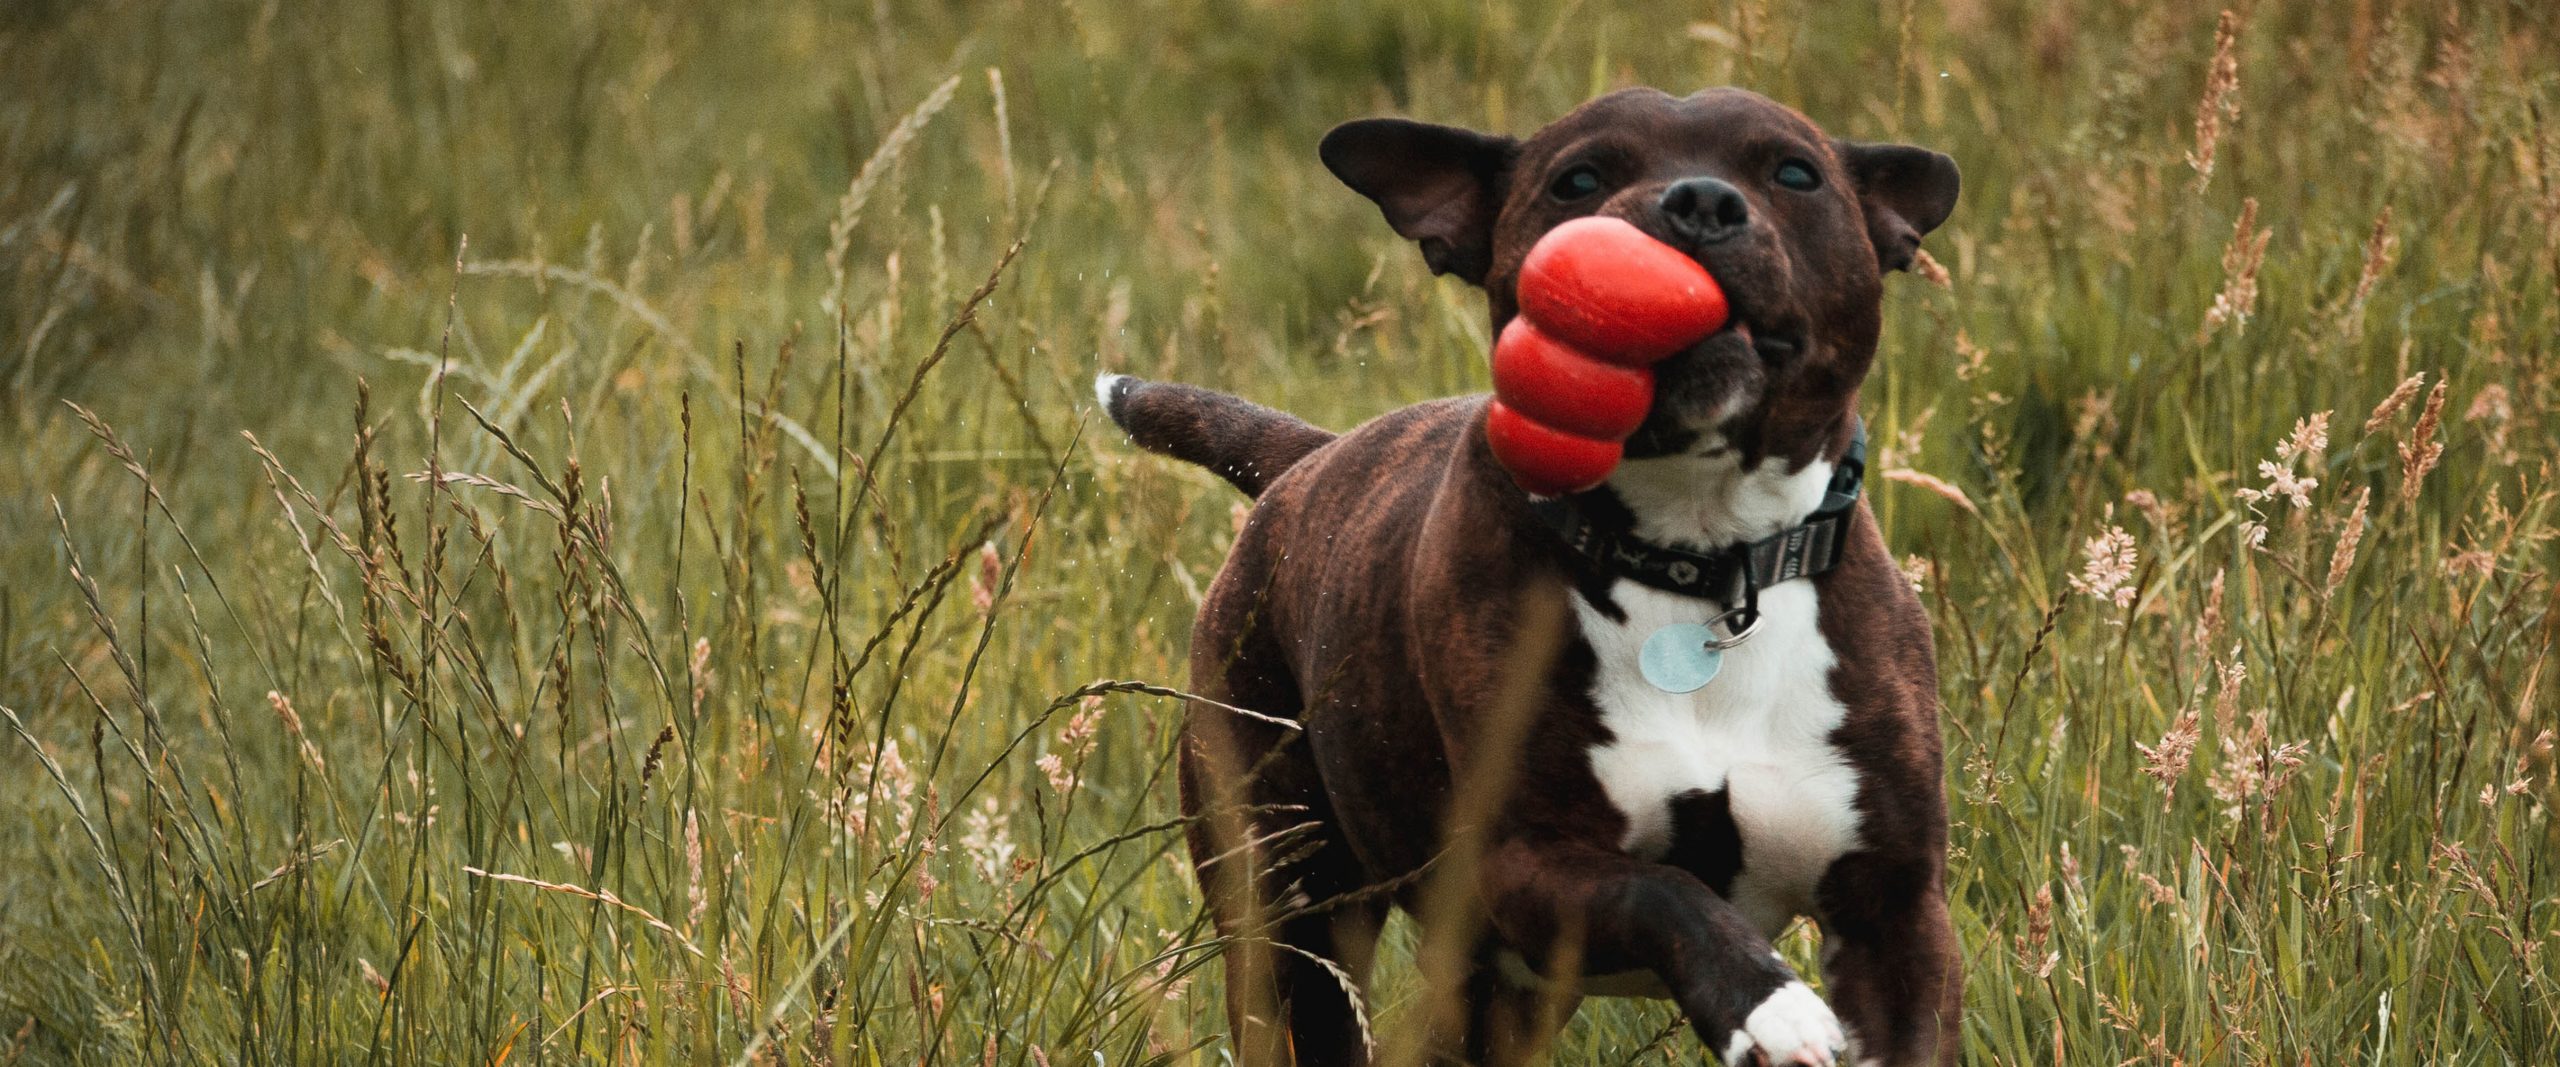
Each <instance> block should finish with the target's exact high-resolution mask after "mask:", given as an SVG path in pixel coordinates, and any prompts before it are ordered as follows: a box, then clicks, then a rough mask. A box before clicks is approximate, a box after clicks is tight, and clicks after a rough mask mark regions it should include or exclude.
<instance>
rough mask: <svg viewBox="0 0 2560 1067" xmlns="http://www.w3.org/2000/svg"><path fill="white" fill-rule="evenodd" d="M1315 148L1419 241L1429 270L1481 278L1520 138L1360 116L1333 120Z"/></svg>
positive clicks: (1403, 231)
mask: <svg viewBox="0 0 2560 1067" xmlns="http://www.w3.org/2000/svg"><path fill="white" fill-rule="evenodd" d="M1316 154H1317V155H1319V156H1321V157H1323V159H1324V165H1325V169H1327V170H1330V171H1332V172H1333V176H1334V177H1337V178H1340V179H1342V184H1344V185H1348V186H1350V187H1351V188H1352V190H1353V191H1354V192H1357V193H1359V194H1360V195H1362V196H1365V197H1368V198H1369V199H1371V200H1374V201H1377V203H1378V210H1379V211H1381V212H1384V213H1385V214H1386V216H1387V225H1389V226H1393V227H1395V230H1396V232H1397V233H1398V234H1401V235H1403V236H1404V237H1405V238H1406V239H1408V240H1411V241H1412V242H1413V243H1415V244H1417V245H1420V246H1422V259H1423V262H1425V263H1429V264H1430V265H1431V273H1433V274H1455V275H1457V276H1458V277H1460V278H1463V279H1466V280H1467V281H1469V282H1472V283H1474V284H1476V285H1483V284H1484V276H1485V272H1486V271H1488V270H1490V269H1492V267H1493V220H1494V218H1495V216H1497V215H1500V214H1501V213H1502V199H1503V194H1504V191H1505V190H1506V188H1507V187H1508V186H1509V185H1510V180H1511V164H1512V161H1513V160H1515V159H1518V158H1519V156H1520V142H1518V141H1515V140H1513V139H1511V138H1509V137H1502V136H1498V135H1495V134H1488V133H1477V132H1476V131H1474V130H1464V129H1459V128H1458V127H1455V126H1434V125H1431V124H1430V123H1426V122H1413V121H1409V120H1406V119H1361V120H1359V121H1357V122H1346V123H1343V124H1342V125H1340V126H1336V127H1334V128H1333V132H1331V133H1328V134H1325V135H1324V143H1323V144H1322V145H1320V146H1318V147H1317V149H1316Z"/></svg>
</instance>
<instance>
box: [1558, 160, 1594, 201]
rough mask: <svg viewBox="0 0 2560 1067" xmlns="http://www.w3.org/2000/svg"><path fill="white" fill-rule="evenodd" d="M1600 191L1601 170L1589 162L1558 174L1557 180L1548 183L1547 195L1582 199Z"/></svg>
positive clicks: (1572, 199)
mask: <svg viewBox="0 0 2560 1067" xmlns="http://www.w3.org/2000/svg"><path fill="white" fill-rule="evenodd" d="M1599 191H1600V171H1599V169H1598V168H1596V167H1593V166H1592V165H1590V164H1588V163H1585V164H1582V165H1581V166H1577V167H1574V168H1572V169H1570V170H1567V171H1565V172H1564V173H1562V174H1558V175H1556V180H1554V181H1552V182H1549V183H1547V195H1548V196H1552V197H1554V198H1556V199H1558V200H1563V201H1574V200H1580V199H1582V198H1583V197H1586V196H1590V195H1591V194H1593V193H1597V192H1599Z"/></svg>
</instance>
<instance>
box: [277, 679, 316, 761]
mask: <svg viewBox="0 0 2560 1067" xmlns="http://www.w3.org/2000/svg"><path fill="white" fill-rule="evenodd" d="M267 706H268V707H271V708H274V709H276V717H277V718H279V719H282V720H284V729H285V732H286V733H289V734H292V735H293V739H294V741H295V742H296V743H297V744H299V745H300V746H301V751H302V760H303V762H305V763H308V764H310V765H311V769H312V770H315V771H326V770H328V769H329V764H328V761H326V760H323V759H321V758H320V749H319V748H318V747H317V746H315V745H313V744H312V743H311V737H310V735H308V734H305V733H303V732H302V716H300V715H297V714H295V713H294V710H293V701H292V700H291V699H290V698H288V697H286V696H285V695H284V694H282V693H279V692H276V691H275V690H273V689H270V690H267Z"/></svg>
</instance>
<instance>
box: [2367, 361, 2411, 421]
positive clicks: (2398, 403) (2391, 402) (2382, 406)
mask: <svg viewBox="0 0 2560 1067" xmlns="http://www.w3.org/2000/svg"><path fill="white" fill-rule="evenodd" d="M2426 384H2427V375H2426V372H2425V371H2420V372H2418V373H2416V374H2412V375H2410V376H2408V377H2407V378H2404V379H2402V380H2401V382H2400V385H2399V386H2398V387H2397V388H2394V389H2393V390H2391V395H2390V396H2386V397H2383V398H2382V403H2379V404H2375V405H2374V406H2373V414H2371V415H2369V416H2366V417H2365V420H2364V432H2366V433H2372V432H2374V431H2375V430H2379V429H2381V428H2382V427H2383V425H2384V424H2385V423H2388V422H2390V421H2391V420H2392V418H2393V417H2395V416H2397V415H2399V414H2400V409H2402V408H2405V407H2408V406H2409V401H2410V400H2412V399H2415V398H2416V397H2417V395H2418V390H2419V389H2420V388H2422V387H2424V386H2425V385H2426Z"/></svg>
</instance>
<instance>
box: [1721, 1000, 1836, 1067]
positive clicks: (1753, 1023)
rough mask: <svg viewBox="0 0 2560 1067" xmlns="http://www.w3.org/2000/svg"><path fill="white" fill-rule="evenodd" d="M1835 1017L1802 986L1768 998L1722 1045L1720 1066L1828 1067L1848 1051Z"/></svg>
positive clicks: (1829, 1008)
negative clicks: (1730, 1038) (1721, 1063)
mask: <svg viewBox="0 0 2560 1067" xmlns="http://www.w3.org/2000/svg"><path fill="white" fill-rule="evenodd" d="M1848 1046H1849V1035H1848V1034H1846V1033H1845V1032H1843V1031H1842V1030H1841V1029H1840V1017H1839V1016H1836V1015H1833V1014H1832V1013H1831V1005H1828V1004H1825V1003H1823V1002H1822V998H1821V997H1819V996H1816V995H1814V992H1813V990H1811V989H1809V988H1806V986H1805V984H1804V983H1802V982H1789V983H1787V984H1785V985H1783V986H1779V987H1778V991H1777V992H1775V993H1771V994H1769V996H1768V997H1767V998H1766V999H1763V1000H1762V1001H1761V1002H1760V1004H1759V1006H1758V1007H1755V1008H1752V1009H1751V1014H1750V1015H1749V1016H1746V1017H1745V1018H1744V1019H1743V1020H1742V1029H1740V1030H1736V1031H1734V1032H1733V1040H1731V1041H1728V1042H1726V1043H1725V1049H1724V1062H1725V1067H1746V1065H1750V1067H1760V1065H1765V1067H1830V1065H1832V1064H1835V1063H1838V1062H1839V1061H1840V1058H1841V1056H1842V1055H1843V1054H1845V1053H1846V1052H1847V1050H1848Z"/></svg>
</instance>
